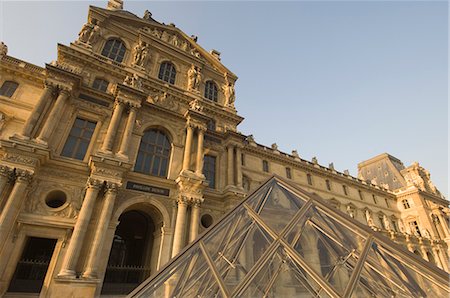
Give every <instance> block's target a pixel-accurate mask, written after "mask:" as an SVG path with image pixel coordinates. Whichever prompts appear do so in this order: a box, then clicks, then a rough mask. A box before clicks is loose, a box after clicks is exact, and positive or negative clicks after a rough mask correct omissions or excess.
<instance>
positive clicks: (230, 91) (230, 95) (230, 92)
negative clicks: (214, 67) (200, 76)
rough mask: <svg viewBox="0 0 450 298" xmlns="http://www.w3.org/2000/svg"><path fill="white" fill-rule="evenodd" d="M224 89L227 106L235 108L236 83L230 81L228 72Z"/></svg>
mask: <svg viewBox="0 0 450 298" xmlns="http://www.w3.org/2000/svg"><path fill="white" fill-rule="evenodd" d="M222 90H223V94H224V95H225V106H227V107H230V108H233V109H234V101H235V100H236V94H235V91H234V84H233V83H231V82H230V81H229V79H228V74H227V73H225V85H223V86H222Z"/></svg>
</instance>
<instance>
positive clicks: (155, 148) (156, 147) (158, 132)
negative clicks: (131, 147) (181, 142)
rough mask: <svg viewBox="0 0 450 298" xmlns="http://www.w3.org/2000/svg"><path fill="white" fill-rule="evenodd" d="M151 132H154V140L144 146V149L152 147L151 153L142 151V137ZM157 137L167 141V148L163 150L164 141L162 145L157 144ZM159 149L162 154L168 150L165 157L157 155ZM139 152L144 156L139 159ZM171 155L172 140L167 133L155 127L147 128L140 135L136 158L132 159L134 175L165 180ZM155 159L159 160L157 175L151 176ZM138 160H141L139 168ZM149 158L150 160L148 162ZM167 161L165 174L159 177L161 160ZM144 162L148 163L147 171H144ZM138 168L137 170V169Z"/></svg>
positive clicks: (168, 171) (167, 175)
mask: <svg viewBox="0 0 450 298" xmlns="http://www.w3.org/2000/svg"><path fill="white" fill-rule="evenodd" d="M151 131H154V132H156V138H155V139H154V140H152V141H153V142H147V141H145V145H146V147H153V151H152V152H150V151H144V150H141V148H142V146H143V142H144V137H145V134H146V133H150V132H151ZM159 135H163V136H164V137H165V138H166V140H167V145H168V147H167V148H164V140H163V144H162V145H160V144H158V141H159V138H158V137H159ZM161 147H163V148H162V150H163V152H164V150H169V152H168V154H167V156H164V155H163V154H157V152H158V151H160V150H161ZM141 151H142V152H143V153H144V154H145V155H144V156H143V157H140V153H141ZM172 154H173V140H172V138H171V136H170V134H169V133H167V132H166V131H165V130H163V129H160V128H157V127H149V128H147V129H146V130H145V131H144V132H143V133H142V137H141V140H140V142H139V147H138V148H137V154H136V158H135V159H134V167H133V171H134V172H135V173H139V174H143V175H149V176H152V177H160V178H166V179H167V177H169V173H170V164H171V158H172ZM155 157H158V158H159V164H158V172H157V174H153V170H154V167H155ZM139 158H143V160H142V165H140V166H139V164H138V161H139ZM149 158H150V160H148V159H149ZM163 158H164V159H167V164H166V172H165V173H164V175H161V170H162V163H161V161H162V159H163ZM146 162H149V165H148V171H146V169H145V167H146ZM138 166H139V168H138Z"/></svg>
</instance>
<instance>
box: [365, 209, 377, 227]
mask: <svg viewBox="0 0 450 298" xmlns="http://www.w3.org/2000/svg"><path fill="white" fill-rule="evenodd" d="M365 215H366V221H367V225H368V226H369V227H373V226H375V223H374V222H373V218H372V214H371V213H370V211H369V210H368V209H366V211H365Z"/></svg>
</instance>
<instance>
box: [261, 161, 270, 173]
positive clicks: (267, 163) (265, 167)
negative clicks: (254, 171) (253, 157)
mask: <svg viewBox="0 0 450 298" xmlns="http://www.w3.org/2000/svg"><path fill="white" fill-rule="evenodd" d="M262 166H263V171H264V172H266V173H268V172H269V162H268V161H267V160H263V161H262Z"/></svg>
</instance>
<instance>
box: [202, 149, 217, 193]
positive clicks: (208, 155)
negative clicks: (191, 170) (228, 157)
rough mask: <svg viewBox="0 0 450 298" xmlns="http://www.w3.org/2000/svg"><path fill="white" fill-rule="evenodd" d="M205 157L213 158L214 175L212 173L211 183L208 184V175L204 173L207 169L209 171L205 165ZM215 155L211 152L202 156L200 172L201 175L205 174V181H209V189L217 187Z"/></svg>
mask: <svg viewBox="0 0 450 298" xmlns="http://www.w3.org/2000/svg"><path fill="white" fill-rule="evenodd" d="M207 158H211V159H213V160H214V168H213V169H214V175H213V184H212V185H211V184H210V182H211V180H208V176H207V175H206V173H205V172H206V171H208V172H210V171H209V169H210V168H209V169H207V167H206V159H207ZM217 159H218V158H217V155H213V154H205V155H204V156H203V171H202V174H203V175H205V178H206V180H207V181H209V183H208V188H210V189H216V188H217Z"/></svg>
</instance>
